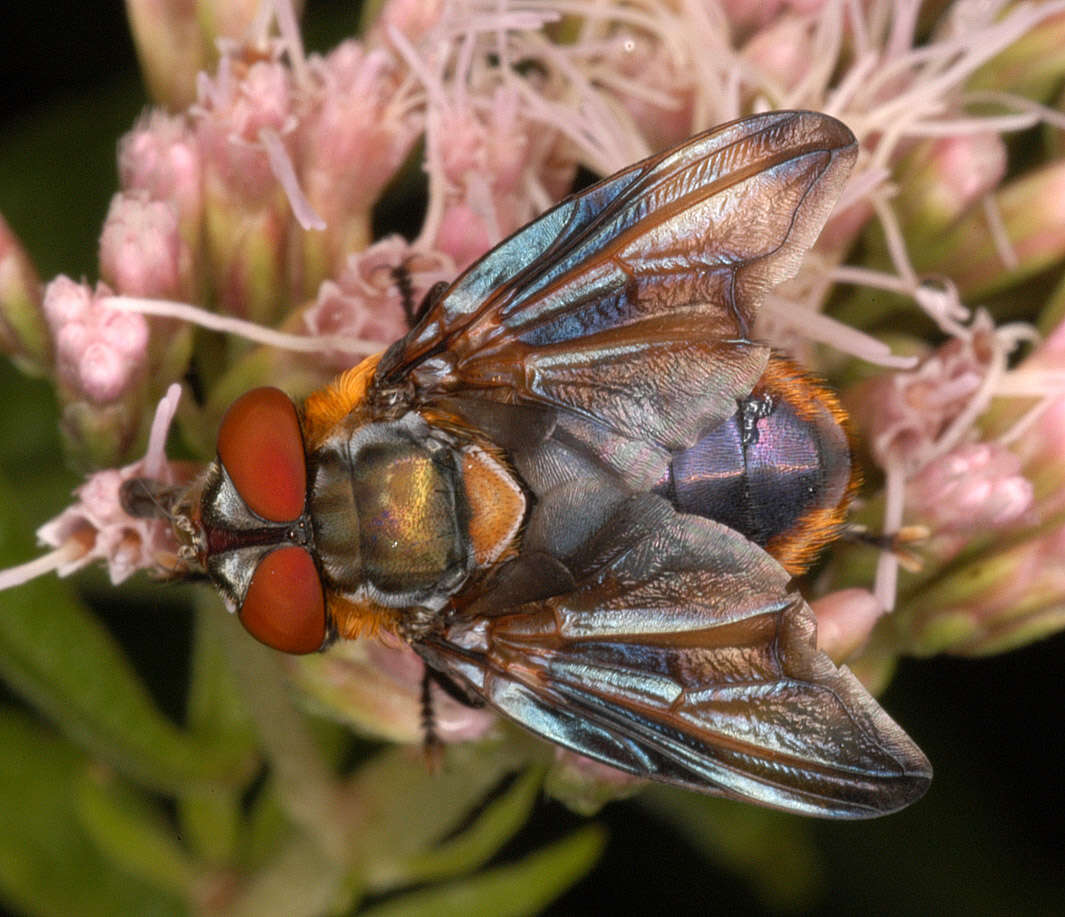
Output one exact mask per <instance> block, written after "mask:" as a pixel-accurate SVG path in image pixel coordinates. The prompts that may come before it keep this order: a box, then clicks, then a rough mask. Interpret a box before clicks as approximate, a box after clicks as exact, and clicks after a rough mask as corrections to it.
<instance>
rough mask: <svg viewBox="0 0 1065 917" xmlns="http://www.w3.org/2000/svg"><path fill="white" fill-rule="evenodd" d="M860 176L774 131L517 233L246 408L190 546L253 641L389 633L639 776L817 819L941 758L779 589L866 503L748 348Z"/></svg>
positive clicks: (651, 168)
mask: <svg viewBox="0 0 1065 917" xmlns="http://www.w3.org/2000/svg"><path fill="white" fill-rule="evenodd" d="M856 155H857V146H856V143H855V141H854V138H853V136H852V135H851V134H850V132H849V131H848V130H847V128H846V127H844V126H843V125H842V124H840V123H839V122H838V121H836V120H834V119H832V118H829V117H827V116H825V115H819V114H816V113H812V112H769V113H766V114H762V115H757V116H754V117H751V118H747V119H744V120H741V121H736V122H733V123H731V124H727V125H724V126H723V127H720V128H717V129H715V130H713V131H709V132H707V133H705V134H701V135H699V136H696V137H693V138H691V139H690V140H688V141H686V142H685V143H683V144H681V145H680V146H678V147H676V148H674V149H672V150H668V151H666V152H665V153H662V154H660V155H657V156H654V157H652V158H650V159H647V160H645V161H644V162H641V163H637V164H636V165H633V166H631V167H629V168H628V169H624V170H622V171H621V172H619V173H617V174H616V175H613V176H611V177H609V178H607V179H604V180H603V181H601V182H599V183H598V184H596V185H593V186H592V187H590V188H588V189H587V190H586V191H584V192H582V193H581V194H579V195H575V196H573V197H571V198H568V199H567V200H565V201H563V202H562V203H561V204H559V205H558V206H557V207H555V208H554V209H553V210H551V211H549V212H548V213H546V214H545V215H544V216H542V217H541V218H539V219H538V220H536V221H534V222H533V223H531V224H529V225H528V226H527V227H525V228H524V229H521V230H519V231H518V232H517V233H515V235H514V236H512V237H511V238H510V239H507V240H506V241H504V242H503V243H502V244H500V245H499V246H498V247H497V248H496V249H494V250H493V251H492V252H489V253H488V254H487V255H486V256H485V257H484V258H483V259H482V260H481V261H479V262H478V263H476V264H474V265H473V266H472V267H470V268H469V269H468V270H467V271H466V272H465V273H464V274H463V275H462V276H460V277H459V278H458V279H457V280H456V281H455V282H454V283H453V284H452V285H451V286H450V287H448V288H446V289H445V290H443V291H442V292H441V293H440V294H439V295H437V296H434V297H433V298H431V300H430V301H428V302H427V304H426V306H425V308H424V310H423V312H422V314H421V315H420V317H419V319H418V321H417V322H416V324H415V325H414V327H413V328H411V330H410V331H409V332H408V333H407V335H406V336H404V337H403V338H402V339H401V340H399V341H397V342H396V343H395V344H394V345H393V346H392V347H390V348H389V349H388V350H387V351H385V352H384V353H383V354H381V355H380V356H379V357H373V358H371V359H369V360H367V361H366V362H364V363H363V364H361V365H360V366H358V367H356V368H355V369H353V370H351V371H349V372H348V373H346V374H345V375H343V376H342V377H341V378H340V379H338V380H337V381H336V382H335V383H334V384H333V385H331V386H330V387H328V388H326V389H324V390H322V391H320V392H317V393H315V394H314V395H312V396H311V397H310V398H308V399H307V401H306V402H305V403H304V404H303V405H302V407H301V408H299V409H297V408H296V407H295V406H294V405H293V404H292V402H290V401H289V400H288V398H287V397H286V396H285V395H283V394H282V393H281V392H279V391H277V390H275V389H260V390H257V391H254V392H251V393H249V394H248V395H245V396H244V397H243V398H241V399H240V400H239V401H237V402H236V404H234V406H233V407H232V408H231V409H230V411H229V413H228V414H227V415H226V418H225V420H224V422H223V424H222V428H221V431H220V434H219V440H218V459H217V461H216V462H215V463H214V464H213V465H212V467H211V468H210V470H209V471H208V472H207V474H206V475H205V477H204V478H203V479H202V480H201V482H200V483H199V485H198V489H197V490H196V491H195V492H194V493H193V494H190V495H189V496H188V497H187V499H186V504H187V507H188V508H187V509H186V512H185V513H184V515H182V514H179V520H178V521H179V522H180V523H182V524H181V525H179V529H181V530H182V531H186V532H191V533H192V537H191V544H190V551H191V552H192V553H194V554H195V561H196V562H197V563H198V565H199V566H201V567H202V568H203V569H204V570H206V572H207V573H208V574H209V576H210V577H211V579H212V580H213V581H214V582H215V584H216V585H217V586H218V588H219V590H220V592H221V593H222V595H223V596H224V597H225V598H226V601H227V603H228V604H229V605H230V607H231V608H233V609H234V610H236V611H237V612H238V613H239V615H240V618H241V620H242V621H243V623H244V625H245V626H246V627H247V628H248V630H249V631H251V633H252V634H253V635H254V636H255V637H257V638H258V639H259V640H261V641H262V642H264V643H267V644H268V645H270V646H273V647H276V648H278V649H282V650H286V651H288V652H296V653H304V652H311V651H314V650H317V649H320V648H323V647H324V646H326V645H328V643H329V642H330V640H332V639H335V638H350V637H355V636H358V635H360V634H368V633H373V632H374V631H376V630H377V629H380V628H384V629H387V630H390V631H392V632H393V633H395V634H398V635H399V636H400V637H401V638H403V639H405V640H406V641H407V642H408V643H409V645H410V646H411V647H412V648H413V649H414V650H415V652H417V653H418V654H419V655H420V656H421V658H422V659H423V660H424V662H425V664H426V667H427V671H431V672H433V673H434V674H435V676H436V678H438V679H440V680H441V681H442V682H443V683H447V684H450V685H451V686H453V687H458V688H459V689H460V690H459V693H461V694H464V695H466V696H468V697H470V698H474V699H477V700H480V701H482V702H484V703H487V704H488V705H490V706H492V707H493V708H494V709H495V710H496V711H498V712H499V713H501V714H502V715H504V716H507V717H509V718H510V719H512V720H514V721H515V722H517V723H519V724H521V725H522V726H524V727H526V728H527V729H529V730H531V731H532V732H534V733H536V734H538V735H540V736H542V737H544V738H546V739H548V740H550V741H552V742H555V743H557V744H559V745H562V746H564V747H566V748H569V749H572V750H574V751H577V752H579V753H581V754H584V755H588V756H590V757H593V758H595V759H597V760H599V761H601V762H604V763H606V764H608V765H611V766H613V767H616V768H619V769H621V770H623V771H627V772H629V773H632V774H635V775H637V776H641V777H646V778H650V779H655V780H660V781H664V782H667V783H671V784H674V785H677V786H682V787H686V788H689V789H693V790H697V791H700V792H707V793H715V794H719V795H724V796H730V797H734V798H740V799H747V800H751V801H754V802H758V803H761V804H763V805H769V806H773V807H776V808H781V809H787V810H790V811H795V812H801V813H806V814H815V815H822V816H830V817H840V818H860V817H867V816H870V815H877V814H883V813H885V812H889V811H893V810H895V809H898V808H901V807H902V806H904V805H907V804H908V803H910V802H912V801H913V800H914V799H916V798H917V797H919V796H920V795H921V794H922V793H923V792H924V790H925V789H926V787H927V786H928V782H929V780H930V778H931V770H930V767H929V765H928V761H927V760H926V759H925V757H924V756H923V755H922V754H921V752H920V750H919V749H918V748H917V747H916V745H914V743H913V742H912V741H911V740H910V739H909V737H908V736H906V734H905V733H904V732H903V731H902V730H901V729H900V728H899V727H898V726H897V725H896V724H895V723H894V722H893V721H892V720H891V719H890V718H889V717H888V716H887V714H886V713H885V712H884V711H883V710H882V709H881V708H880V707H879V706H878V704H877V703H876V701H875V700H873V698H872V697H870V696H869V695H868V693H867V692H866V691H865V689H864V688H863V687H862V686H861V685H860V684H859V682H858V681H857V680H856V679H855V678H854V677H853V676H852V675H851V674H850V673H849V672H848V671H847V670H846V669H839V668H837V667H836V666H835V665H834V664H833V663H832V661H831V660H830V659H828V657H827V656H825V655H824V654H823V653H820V652H819V651H818V650H817V649H816V621H815V619H814V616H813V613H812V611H811V610H810V608H809V606H808V605H807V604H806V602H805V601H804V599H803V598H802V596H801V595H800V594H799V593H798V592H797V591H796V590H795V588H794V586H793V583H792V581H791V578H792V576H793V575H794V574H796V573H799V572H801V571H803V570H804V569H806V567H807V566H808V565H809V563H810V562H811V560H812V559H813V557H814V556H815V555H816V553H817V551H818V550H819V549H820V548H821V547H822V546H823V545H824V544H826V543H827V542H828V541H830V540H831V539H832V538H834V537H835V536H836V534H837V533H838V530H839V528H840V525H841V523H842V520H843V516H844V513H845V510H846V505H847V503H848V501H849V499H850V496H851V493H852V491H853V489H854V482H853V474H852V471H851V463H850V453H849V448H848V444H847V437H846V434H845V432H844V425H845V419H844V417H843V412H842V410H841V409H840V407H839V404H838V402H837V401H836V399H835V398H834V396H832V395H831V393H829V392H827V391H826V390H825V389H824V388H823V387H821V386H820V385H819V384H817V383H815V382H813V381H812V380H811V379H810V378H809V377H807V376H806V375H805V374H804V373H802V372H801V371H800V370H798V369H797V368H796V367H794V366H793V365H791V364H790V363H788V362H787V361H786V360H784V359H782V358H781V357H780V356H779V355H777V354H774V353H773V352H772V351H771V349H770V347H769V346H768V345H766V344H764V343H761V342H759V341H757V340H755V339H754V338H753V335H752V333H751V328H752V326H753V321H754V318H755V313H756V311H757V308H758V306H759V305H760V302H761V299H762V297H763V296H764V294H765V292H766V291H767V290H768V289H770V288H772V287H773V286H774V285H776V284H778V283H780V282H782V281H784V280H786V279H788V278H789V277H791V276H792V275H794V273H795V272H796V270H797V269H798V266H799V263H800V260H801V258H802V255H803V253H804V251H805V250H806V248H808V247H809V246H810V245H811V244H813V242H814V240H815V239H816V237H817V235H818V233H819V232H820V229H821V226H822V224H823V223H824V221H825V219H826V218H827V216H828V214H829V212H830V210H831V208H832V206H833V205H834V203H835V200H836V198H837V196H838V194H839V192H840V190H841V189H842V186H843V183H844V181H845V179H846V176H847V174H848V171H849V169H850V165H851V163H852V162H853V161H854V158H855V156H856Z"/></svg>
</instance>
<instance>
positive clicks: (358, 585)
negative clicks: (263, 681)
mask: <svg viewBox="0 0 1065 917" xmlns="http://www.w3.org/2000/svg"><path fill="white" fill-rule="evenodd" d="M310 475H311V482H310V490H309V503H308V506H309V515H310V517H311V519H312V521H313V529H314V543H315V549H316V552H317V556H318V559H319V564H320V569H321V572H322V575H323V578H324V580H325V583H326V587H327V589H329V590H331V591H334V592H336V593H337V594H338V595H339V596H341V597H343V598H344V599H346V600H348V601H354V602H362V601H365V600H370V601H372V602H375V603H378V604H380V605H384V606H388V607H392V608H403V607H413V606H421V607H429V608H439V607H442V605H443V604H444V603H445V602H446V601H447V599H448V598H450V596H451V595H453V594H454V593H455V592H456V591H458V589H459V588H460V587H461V586H462V585H463V584H464V583H465V582H466V581H467V579H468V578H469V576H470V574H471V572H472V571H474V570H475V569H476V568H478V567H483V566H486V565H488V564H490V563H491V562H493V561H494V560H496V559H497V558H498V557H500V556H501V555H502V553H503V552H504V551H506V550H507V549H508V548H509V547H510V545H511V543H512V542H513V541H514V539H515V538H516V537H517V534H518V529H519V527H520V524H521V520H522V518H523V516H524V511H525V500H524V497H523V495H522V493H521V489H520V487H519V486H518V485H517V483H516V481H515V480H514V479H513V476H512V474H511V473H510V472H509V470H508V469H507V468H506V465H505V463H504V462H502V461H501V460H500V459H498V458H497V457H495V456H493V455H492V454H491V452H490V451H489V450H486V449H484V448H482V447H481V446H479V445H477V444H476V443H474V442H471V441H469V440H467V439H465V438H463V437H462V436H460V435H458V434H456V433H454V432H451V431H445V430H443V429H441V428H440V427H437V426H435V425H432V424H429V423H428V422H426V420H425V419H424V418H422V417H421V416H420V415H419V414H418V413H416V412H413V411H411V412H408V413H406V414H404V415H403V416H402V417H400V418H398V419H397V420H389V421H384V422H377V423H370V424H361V425H348V424H339V425H338V426H337V428H336V429H335V430H334V431H333V433H332V434H331V435H330V436H329V437H327V438H326V439H325V441H324V442H323V443H322V444H321V446H319V448H318V449H317V450H315V452H314V453H313V454H312V456H311V457H310ZM341 626H342V629H343V625H341Z"/></svg>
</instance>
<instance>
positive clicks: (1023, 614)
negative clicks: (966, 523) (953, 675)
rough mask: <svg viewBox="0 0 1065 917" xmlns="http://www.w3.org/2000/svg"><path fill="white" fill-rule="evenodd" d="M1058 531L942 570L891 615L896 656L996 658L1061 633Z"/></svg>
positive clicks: (1064, 541)
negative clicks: (897, 643)
mask: <svg viewBox="0 0 1065 917" xmlns="http://www.w3.org/2000/svg"><path fill="white" fill-rule="evenodd" d="M1062 557H1065V527H1063V526H1058V527H1055V528H1052V529H1050V530H1047V531H1045V532H1041V533H1039V534H1037V535H1035V536H1033V537H1031V538H1029V539H1027V540H1025V541H1023V542H1021V543H1019V544H1012V545H1011V546H1010V547H1008V548H1005V549H990V550H988V551H985V552H983V553H981V554H979V555H977V556H976V557H972V558H969V559H968V560H966V561H964V562H962V563H954V564H951V565H950V566H949V567H947V568H946V569H945V571H944V573H943V574H942V575H940V576H939V577H937V578H936V579H934V580H932V581H931V582H928V583H926V584H925V585H923V586H922V588H921V589H920V590H917V591H915V593H914V594H913V595H912V596H911V597H910V598H909V599H908V600H907V601H906V602H904V603H903V605H902V606H901V607H900V608H899V610H897V611H896V612H895V615H894V618H893V621H892V624H893V627H894V628H895V632H896V633H897V634H898V635H899V640H900V644H901V649H902V651H903V652H908V653H912V654H915V655H919V656H931V655H934V654H935V653H942V652H949V653H955V654H958V655H962V656H983V655H989V654H992V653H1001V652H1005V651H1006V650H1010V649H1015V648H1017V647H1019V646H1024V645H1025V644H1028V643H1031V642H1032V641H1033V640H1037V639H1040V638H1041V637H1045V636H1048V635H1049V634H1052V633H1055V632H1056V631H1059V630H1061V629H1062V628H1063V627H1065V566H1063V565H1062V563H1061V558H1062Z"/></svg>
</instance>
